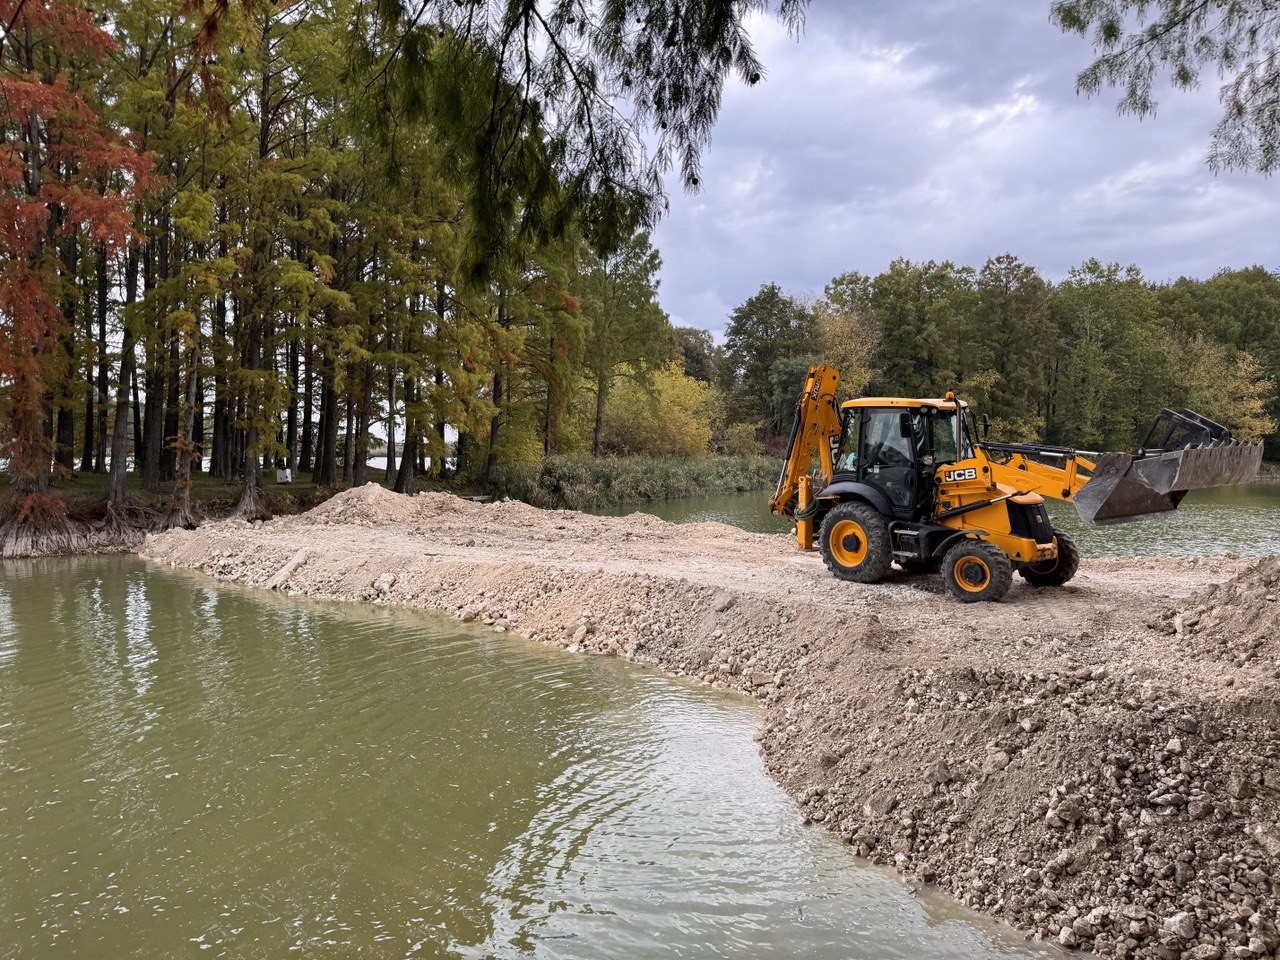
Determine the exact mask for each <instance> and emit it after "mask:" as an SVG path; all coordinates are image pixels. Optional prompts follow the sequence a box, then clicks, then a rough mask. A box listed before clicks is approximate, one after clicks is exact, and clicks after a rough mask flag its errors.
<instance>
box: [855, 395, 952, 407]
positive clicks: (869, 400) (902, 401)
mask: <svg viewBox="0 0 1280 960" xmlns="http://www.w3.org/2000/svg"><path fill="white" fill-rule="evenodd" d="M956 404H959V405H960V409H961V410H968V409H969V404H967V403H965V402H964V401H963V400H938V399H933V400H922V399H917V398H910V397H859V398H858V399H857V400H846V401H845V402H844V403H842V404H840V409H841V410H848V409H849V408H850V407H859V408H861V407H901V408H903V409H908V410H918V409H920V408H921V407H932V408H933V409H935V410H954V409H956Z"/></svg>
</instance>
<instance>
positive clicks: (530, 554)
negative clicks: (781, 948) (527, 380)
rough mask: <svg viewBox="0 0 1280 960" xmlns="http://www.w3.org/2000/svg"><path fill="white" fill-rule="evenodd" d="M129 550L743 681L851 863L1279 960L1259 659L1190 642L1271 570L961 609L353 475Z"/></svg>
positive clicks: (1262, 613) (1279, 853)
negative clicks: (284, 514) (339, 485)
mask: <svg viewBox="0 0 1280 960" xmlns="http://www.w3.org/2000/svg"><path fill="white" fill-rule="evenodd" d="M143 554H144V556H148V557H151V558H153V559H155V560H158V561H162V562H167V563H171V564H175V565H179V566H185V567H191V568H195V569H201V570H205V571H207V572H209V573H211V574H213V575H215V576H218V577H221V578H224V579H228V580H234V581H238V582H241V583H246V584H255V585H259V586H263V587H267V588H270V589H277V590H283V591H286V592H289V593H296V594H302V595H308V596H315V597H326V598H339V599H348V600H364V601H370V602H374V603H394V604H402V605H406V606H412V607H419V608H425V609H435V610H441V611H445V612H448V613H450V614H453V615H454V616H457V617H459V618H460V619H462V620H464V621H475V622H479V623H483V624H486V625H488V626H490V627H492V628H493V629H495V630H499V631H507V630H511V631H519V632H520V633H522V634H524V635H526V636H528V637H530V638H532V639H535V640H540V641H543V642H548V643H553V644H556V645H559V646H563V647H566V648H568V649H569V650H572V651H581V652H593V653H606V654H614V655H618V656H623V657H626V658H628V659H631V660H634V661H637V662H640V663H646V664H651V665H654V666H657V667H660V668H662V669H664V670H667V671H669V672H671V673H674V674H677V675H685V676H690V677H694V678H697V679H700V680H702V681H705V682H707V683H710V684H712V685H714V686H717V687H721V688H728V689H733V690H738V691H741V692H743V693H746V694H749V695H751V696H754V697H756V698H757V699H758V700H759V701H760V702H761V703H762V704H763V705H764V708H765V718H764V725H763V728H762V730H761V733H760V744H761V750H762V753H763V755H764V758H765V763H766V766H767V768H768V769H769V771H770V773H771V774H772V775H773V776H774V777H775V778H776V779H777V780H778V781H779V782H780V783H782V784H783V785H784V787H785V788H786V789H787V790H788V791H789V792H790V793H791V795H792V796H793V797H794V798H795V799H796V801H797V803H798V804H799V805H800V807H801V809H802V810H803V812H804V815H805V816H806V817H808V818H809V819H810V820H812V821H814V822H816V823H821V824H823V825H824V826H825V827H827V828H828V829H831V830H833V831H836V832H837V833H838V834H840V835H841V836H842V837H843V838H844V839H845V841H846V842H847V843H849V844H850V846H851V847H852V849H853V852H855V853H857V854H859V855H861V856H865V857H868V858H871V859H873V860H876V861H878V862H885V863H892V864H894V865H895V866H896V867H897V868H898V869H899V870H900V871H901V872H902V873H903V874H904V875H906V876H908V877H910V878H913V879H917V880H920V881H926V882H931V883H935V884H937V885H938V886H940V887H942V888H943V889H945V890H948V891H950V892H951V893H952V894H953V895H954V896H955V897H957V898H958V899H959V900H961V901H963V902H964V903H966V904H969V905H970V906H973V907H975V908H977V909H980V910H983V911H986V912H988V913H991V914H994V915H996V916H999V917H1002V918H1004V919H1006V920H1008V921H1009V922H1010V923H1012V924H1014V925H1015V926H1017V927H1019V928H1021V929H1024V930H1026V931H1028V932H1029V933H1031V934H1033V935H1036V936H1039V937H1042V938H1048V939H1052V940H1055V941H1057V942H1059V943H1062V944H1064V945H1066V946H1072V947H1081V948H1089V949H1092V950H1094V951H1095V952H1097V953H1099V954H1102V955H1105V956H1116V957H1160V958H1196V960H1210V958H1216V957H1230V958H1241V960H1244V958H1253V957H1267V956H1280V954H1278V953H1277V950H1278V949H1280V934H1278V933H1277V931H1276V927H1275V917H1276V910H1277V905H1278V904H1280V887H1277V879H1276V878H1280V736H1278V734H1280V706H1277V704H1278V703H1280V684H1278V683H1277V680H1276V677H1275V672H1276V671H1275V668H1276V664H1275V662H1274V660H1273V659H1268V656H1267V654H1265V653H1259V654H1258V655H1257V656H1253V657H1249V658H1244V657H1239V656H1237V657H1234V658H1231V659H1226V660H1224V659H1222V658H1220V657H1219V658H1216V659H1214V658H1211V659H1204V658H1199V659H1198V658H1197V657H1196V656H1194V655H1191V654H1190V652H1189V644H1191V643H1192V642H1193V641H1194V642H1195V643H1201V642H1202V641H1204V640H1205V638H1207V637H1209V636H1213V637H1219V636H1221V637H1225V638H1227V640H1226V641H1225V642H1227V643H1228V644H1231V643H1235V642H1238V641H1236V640H1232V639H1231V637H1232V624H1233V623H1238V624H1246V625H1249V626H1248V631H1252V630H1253V629H1254V627H1255V626H1256V629H1257V632H1258V635H1259V636H1261V635H1262V634H1263V633H1265V630H1266V627H1265V623H1264V618H1265V617H1266V616H1268V615H1269V613H1268V611H1269V610H1270V609H1272V608H1273V606H1274V604H1273V603H1272V602H1271V601H1269V600H1267V599H1266V597H1267V595H1268V594H1267V593H1266V592H1262V586H1260V585H1261V584H1265V583H1267V578H1269V577H1270V578H1272V580H1273V582H1274V576H1275V574H1276V573H1277V572H1280V567H1278V566H1277V562H1276V561H1266V562H1264V563H1262V564H1254V563H1251V562H1248V561H1240V560H1233V559H1225V558H1216V559H1209V558H1141V559H1130V560H1116V559H1112V560H1101V561H1088V562H1086V563H1085V565H1084V567H1083V568H1082V570H1081V573H1080V575H1079V576H1078V577H1077V578H1076V580H1074V581H1073V582H1072V583H1071V584H1069V585H1068V586H1067V587H1065V588H1062V589H1058V590H1041V589H1036V588H1033V587H1031V586H1029V585H1027V584H1025V583H1021V582H1019V583H1017V584H1015V586H1014V588H1013V590H1012V591H1011V592H1010V593H1009V596H1008V598H1007V599H1006V601H1005V602H1004V603H1000V604H978V605H972V606H962V605H960V604H958V603H956V602H955V601H953V600H951V599H949V598H947V597H945V596H944V595H943V594H942V590H941V585H940V583H939V581H938V579H937V578H936V577H924V576H908V575H906V574H905V573H898V574H894V575H892V576H891V577H890V578H889V579H888V580H887V581H886V582H884V583H882V584H876V585H873V586H860V585H854V584H847V583H841V582H838V581H836V580H834V579H833V578H832V577H831V576H830V575H829V574H828V573H827V572H826V571H825V569H823V567H822V564H821V561H820V559H819V558H818V557H817V556H815V555H813V554H803V553H799V552H797V551H796V550H795V549H794V546H793V545H792V543H791V542H790V541H789V540H788V538H785V537H781V536H770V535H761V534H751V533H746V532H744V531H741V530H737V529H734V528H731V527H727V526H723V525H720V524H691V525H683V526H678V525H673V524H668V523H665V522H663V521H661V520H657V519H655V518H653V517H646V516H643V515H632V516H629V517H625V518H605V517H590V516H585V515H582V514H578V513H573V512H570V511H542V510H537V509H535V508H532V507H528V506H526V505H524V504H518V503H509V502H502V503H496V504H488V505H484V504H477V503H470V502H466V501H461V500H458V499H457V498H454V497H450V496H448V495H443V494H436V495H424V496H420V497H416V498H413V499H409V498H406V497H398V496H397V495H395V494H390V493H387V492H386V491H382V490H380V489H371V488H368V487H366V488H361V489H359V490H354V491H349V492H347V493H345V494H342V495H340V496H339V497H335V498H334V499H333V500H331V501H330V502H329V503H328V504H325V505H324V506H322V507H320V508H317V509H316V510H313V511H311V512H310V513H308V514H304V515H302V516H297V517H288V518H281V519H277V520H274V521H270V522H268V523H265V524H255V525H252V526H250V525H248V524H244V523H236V522H225V523H221V524H213V525H210V526H207V527H204V528H202V529H201V530H200V531H199V532H198V533H188V532H184V531H173V532H170V533H168V534H166V535H164V536H162V537H157V538H152V539H150V540H149V541H148V543H147V545H146V547H145V548H144V550H143ZM1233 578H1234V579H1233ZM1259 607H1261V609H1258V608H1259ZM1195 610H1199V611H1200V612H1199V613H1198V614H1194V613H1191V616H1193V617H1195V616H1198V618H1199V619H1198V620H1197V622H1196V623H1194V624H1191V623H1189V621H1188V614H1189V613H1190V612H1192V611H1195ZM1178 617H1181V618H1182V619H1181V621H1177V618H1178ZM1233 618H1235V619H1233ZM1175 622H1180V623H1181V624H1182V627H1181V629H1180V630H1179V629H1177V628H1175V627H1173V626H1171V625H1172V624H1174V623H1175ZM1188 630H1199V631H1201V633H1199V634H1196V635H1195V636H1192V635H1191V634H1189V633H1188ZM1246 633H1247V631H1246ZM1248 635H1249V636H1252V634H1248ZM1244 642H1245V643H1248V642H1251V641H1244ZM1264 646H1265V642H1264ZM1242 649H1243V648H1242ZM1250 649H1252V648H1250ZM1237 661H1238V662H1237Z"/></svg>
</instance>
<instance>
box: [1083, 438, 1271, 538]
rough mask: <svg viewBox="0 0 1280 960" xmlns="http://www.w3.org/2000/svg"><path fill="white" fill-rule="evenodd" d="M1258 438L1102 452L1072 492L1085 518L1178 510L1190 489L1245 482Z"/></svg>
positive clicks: (1119, 519) (1254, 463) (1253, 466)
mask: <svg viewBox="0 0 1280 960" xmlns="http://www.w3.org/2000/svg"><path fill="white" fill-rule="evenodd" d="M1261 464H1262V444H1260V443H1240V442H1238V441H1235V440H1224V441H1221V442H1210V443H1206V444H1201V445H1198V446H1188V447H1185V448H1184V449H1181V450H1166V451H1159V452H1152V453H1149V454H1148V453H1144V452H1139V453H1137V454H1132V453H1104V454H1103V455H1102V456H1101V457H1099V458H1098V462H1097V466H1096V467H1095V468H1094V470H1093V474H1092V476H1091V477H1090V478H1089V482H1088V483H1086V484H1085V485H1084V486H1083V487H1082V488H1081V489H1080V491H1079V492H1078V493H1077V494H1076V495H1075V497H1073V498H1072V501H1073V502H1074V503H1075V505H1076V513H1078V514H1079V515H1080V519H1081V520H1084V521H1085V522H1086V523H1097V524H1105V523H1124V522H1126V521H1128V520H1143V519H1146V518H1148V517H1155V516H1159V515H1160V514H1162V513H1168V512H1170V511H1171V510H1176V509H1177V508H1178V504H1179V503H1181V502H1182V498H1183V497H1185V496H1186V495H1187V493H1188V491H1191V490H1204V489H1207V488H1209V487H1227V486H1231V485H1232V484H1236V483H1248V482H1249V481H1251V480H1253V479H1254V478H1255V477H1257V475H1258V467H1259V466H1261Z"/></svg>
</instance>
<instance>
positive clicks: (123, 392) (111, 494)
mask: <svg viewBox="0 0 1280 960" xmlns="http://www.w3.org/2000/svg"><path fill="white" fill-rule="evenodd" d="M137 295H138V256H137V254H136V253H135V252H134V251H133V249H132V248H130V250H129V255H128V260H127V261H126V264H125V272H124V302H125V304H126V306H127V305H129V304H131V303H133V301H134V300H135V299H136V297H137ZM133 339H134V338H133V332H132V331H131V330H130V328H129V324H128V323H126V324H125V325H124V339H123V340H122V342H121V344H120V380H119V382H118V383H119V385H118V387H117V388H116V422H115V424H113V426H112V429H111V472H110V474H109V475H108V476H107V503H108V504H111V505H113V506H118V505H120V504H123V503H124V502H125V501H126V500H128V499H129V488H128V478H129V461H128V457H127V455H126V453H125V445H126V443H127V441H128V431H129V389H130V387H131V386H132V385H133V383H134V381H135V379H136V376H135V372H134V364H135V358H134V343H133Z"/></svg>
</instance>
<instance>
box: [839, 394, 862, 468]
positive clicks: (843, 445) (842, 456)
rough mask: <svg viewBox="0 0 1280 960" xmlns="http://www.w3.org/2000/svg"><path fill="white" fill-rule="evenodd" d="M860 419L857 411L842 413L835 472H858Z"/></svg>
mask: <svg viewBox="0 0 1280 960" xmlns="http://www.w3.org/2000/svg"><path fill="white" fill-rule="evenodd" d="M860 422H861V418H860V417H859V416H858V411H857V410H846V411H845V412H844V429H843V430H841V431H840V448H839V449H838V450H837V451H836V472H837V473H845V472H848V473H856V472H857V470H858V426H859V424H860Z"/></svg>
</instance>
